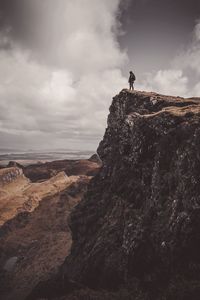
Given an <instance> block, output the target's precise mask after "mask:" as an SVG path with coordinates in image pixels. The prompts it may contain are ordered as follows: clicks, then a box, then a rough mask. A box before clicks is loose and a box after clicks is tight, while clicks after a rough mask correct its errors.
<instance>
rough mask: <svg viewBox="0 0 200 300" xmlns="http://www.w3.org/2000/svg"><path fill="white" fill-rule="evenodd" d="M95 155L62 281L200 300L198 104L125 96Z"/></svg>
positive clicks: (116, 106) (114, 105) (145, 95)
mask: <svg viewBox="0 0 200 300" xmlns="http://www.w3.org/2000/svg"><path fill="white" fill-rule="evenodd" d="M98 154H99V156H100V159H101V160H102V162H103V166H102V168H101V171H100V173H99V174H98V175H97V176H96V177H95V178H94V179H93V180H92V181H91V183H90V185H89V188H88V192H87V194H86V195H85V197H84V199H83V200H82V201H81V202H80V203H79V204H78V206H77V207H76V209H75V210H74V211H73V213H72V215H71V222H70V227H71V230H72V237H73V246H72V250H71V255H70V256H69V257H67V259H66V262H65V265H64V274H65V275H64V276H65V278H67V279H65V280H69V279H70V280H74V281H76V282H78V283H81V284H83V285H85V286H87V287H89V288H95V289H97V288H104V289H114V290H117V289H118V288H119V287H120V286H127V289H128V290H130V293H131V291H133V289H134V288H135V286H136V282H137V283H138V282H139V287H140V292H138V297H139V294H140V293H143V294H144V295H145V297H143V298H134V299H159V300H160V299H179V300H181V299H193V300H194V299H199V295H200V255H199V253H200V99H198V98H191V99H183V98H179V97H178V98H176V97H169V96H163V95H158V94H155V93H145V92H132V93H131V92H129V91H127V90H123V91H122V92H121V93H120V94H119V95H117V96H116V97H115V98H114V99H113V102H112V105H111V107H110V114H109V116H108V127H107V129H106V132H105V135H104V138H103V141H102V142H101V143H100V145H99V148H98ZM140 295H141V294H140ZM63 299H64V298H63ZM66 299H67V298H66ZM73 299H74V298H73ZM95 299H96V298H95ZM121 299H132V298H130V296H127V298H121Z"/></svg>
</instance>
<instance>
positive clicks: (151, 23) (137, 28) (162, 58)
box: [120, 0, 200, 75]
mask: <svg viewBox="0 0 200 300" xmlns="http://www.w3.org/2000/svg"><path fill="white" fill-rule="evenodd" d="M199 17H200V1H199V0H191V1H188V0H146V1H141V0H130V1H129V6H128V9H126V10H125V11H123V13H122V16H121V22H122V24H123V29H124V31H125V32H126V34H125V35H124V36H122V37H121V38H120V43H121V45H122V47H124V48H127V49H128V54H129V57H130V64H132V65H133V67H135V68H136V70H137V72H138V73H139V75H140V74H142V73H143V72H149V71H152V70H156V69H159V68H165V67H166V65H167V64H169V61H170V59H171V58H172V57H173V56H175V53H176V52H177V51H179V48H180V47H181V46H183V45H184V44H186V43H188V41H189V40H190V39H191V34H192V31H193V29H194V26H195V23H196V21H197V20H198V19H199ZM125 70H126V71H128V69H127V68H125Z"/></svg>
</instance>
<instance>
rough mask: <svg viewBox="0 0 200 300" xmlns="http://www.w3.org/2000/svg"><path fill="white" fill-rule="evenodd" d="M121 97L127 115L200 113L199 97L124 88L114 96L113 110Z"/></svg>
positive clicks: (146, 115)
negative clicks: (184, 96)
mask: <svg viewBox="0 0 200 300" xmlns="http://www.w3.org/2000/svg"><path fill="white" fill-rule="evenodd" d="M120 99H122V101H123V102H124V104H125V107H124V108H125V112H126V114H127V115H129V114H132V113H136V114H139V115H142V116H144V117H150V116H154V115H157V114H160V113H169V114H173V115H175V116H184V115H186V114H188V113H190V114H198V113H200V98H197V97H192V98H183V97H179V96H178V97H174V96H168V95H161V94H157V93H154V92H145V91H130V90H128V89H124V90H122V91H121V92H120V93H119V95H117V96H115V97H114V98H113V100H114V101H113V104H112V105H111V110H112V106H113V105H115V104H116V101H119V100H120ZM119 104H120V103H119Z"/></svg>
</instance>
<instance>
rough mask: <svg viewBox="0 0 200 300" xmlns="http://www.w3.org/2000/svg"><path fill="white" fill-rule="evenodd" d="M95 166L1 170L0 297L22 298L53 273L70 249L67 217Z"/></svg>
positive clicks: (61, 163) (89, 163)
mask: <svg viewBox="0 0 200 300" xmlns="http://www.w3.org/2000/svg"><path fill="white" fill-rule="evenodd" d="M99 166H100V164H99V162H98V161H97V162H95V161H93V159H92V161H90V160H80V161H78V160H77V161H57V162H56V161H55V162H51V163H45V164H40V165H37V164H36V165H31V166H28V167H23V166H21V165H18V164H16V163H13V162H12V163H10V164H9V165H8V167H7V168H1V169H0V299H2V300H7V299H10V300H12V299H13V300H18V299H19V300H23V299H25V298H26V296H27V295H28V294H29V293H30V291H31V290H32V289H33V288H34V287H35V286H36V285H37V284H38V282H40V281H43V280H47V279H48V278H49V277H50V276H52V275H53V274H55V273H56V272H57V271H58V269H59V267H60V266H61V265H62V263H63V262H64V259H65V257H66V256H67V255H68V254H69V251H70V248H71V232H70V230H69V226H68V216H69V214H70V212H71V210H72V209H73V207H74V206H76V205H77V203H79V201H80V200H81V198H82V196H83V194H84V193H85V191H86V189H87V185H88V183H89V181H90V180H91V178H92V176H91V175H92V174H95V173H97V172H98V169H99ZM66 173H68V174H69V175H70V176H68V175H66ZM25 174H26V176H25ZM72 174H74V175H72ZM86 174H87V175H86ZM28 177H29V178H28ZM33 181H34V182H33Z"/></svg>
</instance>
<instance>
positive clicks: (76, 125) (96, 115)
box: [0, 0, 127, 150]
mask: <svg viewBox="0 0 200 300" xmlns="http://www.w3.org/2000/svg"><path fill="white" fill-rule="evenodd" d="M19 2H20V3H21V6H20V7H21V8H22V4H24V6H23V11H26V12H27V13H26V14H21V15H20V18H18V19H20V20H18V19H17V16H15V18H14V20H15V21H16V19H17V20H18V22H20V24H18V22H17V24H18V27H15V28H14V27H13V23H12V22H11V23H10V24H9V26H8V27H7V28H5V27H4V30H3V31H2V32H1V35H0V46H1V47H0V48H1V51H0V137H1V136H2V137H3V141H4V145H2V146H3V147H7V145H11V144H12V137H13V135H15V136H16V137H17V136H18V137H19V140H20V141H24V140H26V142H25V143H24V145H25V147H27V146H28V147H32V148H41V147H42V148H61V147H66V148H67V147H69V148H72V146H73V145H74V147H77V148H85V149H87V147H88V148H89V149H91V148H92V149H93V150H95V148H96V146H97V144H98V142H99V141H100V139H101V137H102V135H103V132H104V129H105V125H106V118H107V114H108V107H109V105H110V102H111V98H112V96H113V95H114V94H115V93H116V92H118V91H119V89H122V88H123V87H124V86H125V85H126V84H127V79H125V78H124V77H123V76H122V74H121V71H120V68H121V66H122V65H123V64H124V63H125V61H126V59H127V57H126V54H125V53H124V52H122V51H121V50H120V47H119V44H118V42H117V33H118V28H119V23H118V20H117V13H118V9H119V1H118V0H110V1H106V0H102V1H98V0H84V1H83V0H69V1H65V0H58V1H56V2H55V1H54V0H48V1H47V0H43V1H39V0H30V1H22V0H19V1H18V3H19ZM29 10H30V11H31V12H32V17H30V20H29V19H27V18H28V16H30V12H29ZM18 17H19V16H18ZM24 24H26V25H27V26H26V30H25V32H23V34H22V32H21V30H22V29H21V28H22V27H23V26H22V25H24ZM8 28H10V29H9V30H8ZM5 136H7V140H6V138H5ZM17 144H18V143H17V142H16V138H15V139H13V146H15V145H17ZM21 145H22V147H23V144H21Z"/></svg>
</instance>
